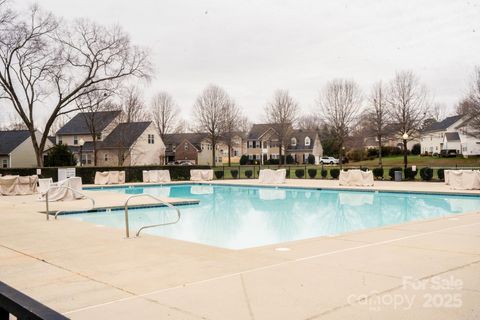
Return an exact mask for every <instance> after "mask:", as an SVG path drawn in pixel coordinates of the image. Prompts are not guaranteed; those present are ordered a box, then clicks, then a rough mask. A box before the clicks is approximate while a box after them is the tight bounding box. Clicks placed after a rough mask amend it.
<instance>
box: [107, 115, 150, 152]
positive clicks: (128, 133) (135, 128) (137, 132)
mask: <svg viewBox="0 0 480 320" xmlns="http://www.w3.org/2000/svg"><path fill="white" fill-rule="evenodd" d="M151 123H152V122H151V121H145V122H129V123H120V124H119V125H118V126H117V127H116V128H115V129H113V131H112V132H111V133H110V134H109V135H108V136H107V137H106V138H105V140H103V141H101V142H100V143H99V149H110V148H130V147H131V146H132V145H133V144H134V143H135V141H137V139H138V138H139V137H140V136H141V135H142V133H143V132H144V131H145V130H146V129H147V128H148V127H149V126H150V124H151Z"/></svg>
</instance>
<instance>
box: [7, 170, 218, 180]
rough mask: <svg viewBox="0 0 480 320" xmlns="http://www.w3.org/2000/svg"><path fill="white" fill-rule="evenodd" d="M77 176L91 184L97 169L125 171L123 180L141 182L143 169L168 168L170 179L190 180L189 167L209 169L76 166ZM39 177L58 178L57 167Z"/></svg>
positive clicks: (11, 172) (23, 172)
mask: <svg viewBox="0 0 480 320" xmlns="http://www.w3.org/2000/svg"><path fill="white" fill-rule="evenodd" d="M75 169H76V175H77V177H81V178H82V181H83V183H85V184H92V183H93V182H94V180H95V172H97V171H113V170H118V171H125V182H141V181H142V180H143V175H142V171H143V170H168V171H170V177H171V178H172V180H190V170H191V169H210V167H209V166H134V167H76V168H75ZM41 170H42V174H41V175H40V177H41V178H52V179H53V180H54V181H57V180H58V175H57V174H58V171H57V168H41ZM0 174H1V175H21V176H26V175H34V174H37V169H36V168H11V169H10V168H2V169H0Z"/></svg>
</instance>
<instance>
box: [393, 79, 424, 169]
mask: <svg viewBox="0 0 480 320" xmlns="http://www.w3.org/2000/svg"><path fill="white" fill-rule="evenodd" d="M387 104H388V107H389V113H390V115H391V120H392V123H393V124H395V125H396V126H395V127H396V129H397V132H396V133H397V135H398V136H399V137H402V139H403V148H404V153H403V157H404V165H405V167H406V166H407V139H404V138H403V136H405V137H406V136H408V140H412V139H415V138H416V137H417V136H418V135H419V133H420V130H421V129H422V127H423V123H424V120H425V119H426V118H427V117H428V115H429V111H430V104H429V101H428V94H427V89H426V87H425V86H424V85H422V84H420V81H419V79H418V78H417V77H416V76H415V75H414V74H413V72H411V71H402V72H398V73H397V74H396V75H395V78H394V79H393V80H392V81H391V82H390V85H389V92H388V96H387Z"/></svg>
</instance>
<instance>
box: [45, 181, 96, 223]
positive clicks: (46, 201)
mask: <svg viewBox="0 0 480 320" xmlns="http://www.w3.org/2000/svg"><path fill="white" fill-rule="evenodd" d="M52 189H67V190H70V191H72V192H73V193H78V194H80V195H82V196H83V197H85V198H86V199H88V200H90V201H91V202H92V207H91V208H90V209H88V210H92V209H94V208H95V200H94V199H93V198H92V197H89V196H87V195H85V194H84V193H82V192H80V191H78V190H75V189H73V188H71V187H67V186H50V187H49V188H48V190H47V192H45V206H46V211H47V220H50V210H49V205H48V204H49V201H48V192H50V190H52ZM65 211H67V210H60V211H57V212H56V213H55V220H56V219H57V216H58V214H59V213H60V212H65Z"/></svg>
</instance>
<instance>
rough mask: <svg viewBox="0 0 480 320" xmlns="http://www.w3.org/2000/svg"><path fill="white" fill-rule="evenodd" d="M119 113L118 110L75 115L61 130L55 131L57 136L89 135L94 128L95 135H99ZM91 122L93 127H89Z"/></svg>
mask: <svg viewBox="0 0 480 320" xmlns="http://www.w3.org/2000/svg"><path fill="white" fill-rule="evenodd" d="M120 113H121V111H120V110H114V111H97V112H80V113H77V114H76V115H75V116H74V117H73V118H72V119H71V120H70V121H68V122H67V123H66V124H65V125H64V126H63V127H62V128H60V130H58V131H57V135H58V134H60V135H67V134H91V133H92V132H91V128H92V127H93V128H95V131H97V133H100V132H102V131H103V129H105V127H106V126H108V125H109V124H110V123H111V122H112V121H113V120H114V119H115V118H116V117H117V116H118V115H119V114H120ZM92 120H93V126H92V125H91V121H92Z"/></svg>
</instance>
